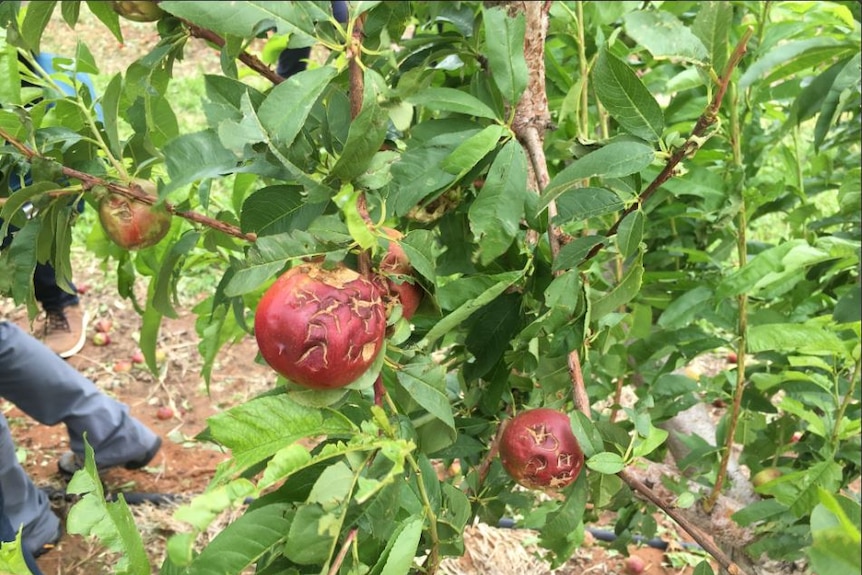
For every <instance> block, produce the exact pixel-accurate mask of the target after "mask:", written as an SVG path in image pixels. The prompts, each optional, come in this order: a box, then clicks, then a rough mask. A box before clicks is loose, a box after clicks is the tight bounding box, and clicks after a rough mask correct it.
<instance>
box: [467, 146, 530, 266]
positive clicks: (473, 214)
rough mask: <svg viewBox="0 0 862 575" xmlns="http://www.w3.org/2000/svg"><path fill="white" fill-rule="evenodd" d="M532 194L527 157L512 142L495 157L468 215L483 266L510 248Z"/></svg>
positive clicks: (519, 147)
mask: <svg viewBox="0 0 862 575" xmlns="http://www.w3.org/2000/svg"><path fill="white" fill-rule="evenodd" d="M528 193H529V191H528V190H527V157H526V155H525V154H524V150H523V148H522V147H521V145H520V144H518V142H516V141H515V140H511V141H509V142H507V143H506V144H505V145H504V146H503V148H502V149H501V150H500V152H499V153H498V154H497V156H496V157H495V158H494V162H493V163H492V164H491V168H490V170H489V171H488V176H487V177H486V178H485V185H484V186H483V187H482V189H481V190H479V193H478V195H477V196H476V199H475V200H474V201H473V203H472V204H471V205H470V210H469V213H468V217H469V219H470V230H471V231H472V232H473V236H474V237H475V238H476V240H477V241H478V243H479V247H480V251H479V261H481V262H482V264H483V265H487V264H488V263H490V262H491V261H493V260H494V259H496V258H497V257H499V256H501V255H502V254H504V253H505V252H506V250H507V249H509V246H510V245H511V244H512V241H513V240H514V239H515V236H516V235H517V233H518V230H519V228H520V223H521V220H522V219H523V217H524V212H525V208H524V206H525V203H526V195H527V194H528Z"/></svg>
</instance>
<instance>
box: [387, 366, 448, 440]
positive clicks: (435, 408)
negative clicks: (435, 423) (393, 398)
mask: <svg viewBox="0 0 862 575" xmlns="http://www.w3.org/2000/svg"><path fill="white" fill-rule="evenodd" d="M398 383H399V384H400V385H401V386H402V387H403V388H404V389H405V390H406V391H407V393H409V394H410V397H411V398H412V399H413V400H414V401H415V402H416V403H418V404H419V405H420V406H422V408H423V409H425V410H426V411H427V412H428V413H430V414H431V415H433V416H434V417H436V418H437V419H439V420H440V421H442V422H443V423H445V424H446V425H447V426H448V427H450V428H451V429H453V430H454V429H455V418H454V415H453V413H452V405H451V403H450V402H449V398H448V397H447V395H446V372H445V370H444V369H443V367H442V366H441V365H438V364H435V363H431V362H426V363H411V364H408V365H405V366H404V367H403V368H402V369H400V370H398Z"/></svg>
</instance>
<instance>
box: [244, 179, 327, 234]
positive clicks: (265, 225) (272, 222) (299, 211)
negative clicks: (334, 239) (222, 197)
mask: <svg viewBox="0 0 862 575" xmlns="http://www.w3.org/2000/svg"><path fill="white" fill-rule="evenodd" d="M325 207H326V204H325V203H322V202H320V203H310V202H308V201H305V197H304V195H303V188H302V187H301V186H295V185H289V184H281V185H274V186H267V187H265V188H261V189H259V190H257V191H256V192H254V193H253V194H251V195H249V196H248V197H247V198H246V200H245V201H244V202H243V204H242V214H241V216H240V223H241V226H242V231H243V232H253V233H255V234H257V235H258V237H262V236H269V235H275V234H281V233H287V232H291V231H293V230H295V229H300V230H304V229H307V227H308V226H309V225H310V224H311V222H312V221H313V220H314V219H315V218H316V217H318V216H320V215H321V214H322V213H323V210H324V208H325Z"/></svg>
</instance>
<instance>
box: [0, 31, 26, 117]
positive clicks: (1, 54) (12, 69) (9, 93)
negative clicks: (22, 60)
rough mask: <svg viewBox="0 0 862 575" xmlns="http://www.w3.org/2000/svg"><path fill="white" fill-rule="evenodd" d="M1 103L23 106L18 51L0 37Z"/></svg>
mask: <svg viewBox="0 0 862 575" xmlns="http://www.w3.org/2000/svg"><path fill="white" fill-rule="evenodd" d="M0 102H5V103H7V104H9V105H18V106H20V105H21V77H20V76H19V75H18V49H17V48H15V46H13V45H11V44H7V43H6V38H5V37H4V36H0Z"/></svg>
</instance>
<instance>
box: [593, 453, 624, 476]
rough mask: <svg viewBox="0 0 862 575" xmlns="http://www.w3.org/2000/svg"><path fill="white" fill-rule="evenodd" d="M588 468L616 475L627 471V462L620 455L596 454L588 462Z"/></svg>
mask: <svg viewBox="0 0 862 575" xmlns="http://www.w3.org/2000/svg"><path fill="white" fill-rule="evenodd" d="M586 465H587V467H589V468H590V469H592V470H593V471H597V472H598V473H606V474H614V473H619V472H620V471H622V470H623V469H625V466H626V464H625V461H623V458H622V457H620V455H619V454H618V453H611V452H610V451H602V452H601V453H596V454H595V455H593V456H592V457H590V458H589V459H587V461H586Z"/></svg>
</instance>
